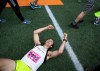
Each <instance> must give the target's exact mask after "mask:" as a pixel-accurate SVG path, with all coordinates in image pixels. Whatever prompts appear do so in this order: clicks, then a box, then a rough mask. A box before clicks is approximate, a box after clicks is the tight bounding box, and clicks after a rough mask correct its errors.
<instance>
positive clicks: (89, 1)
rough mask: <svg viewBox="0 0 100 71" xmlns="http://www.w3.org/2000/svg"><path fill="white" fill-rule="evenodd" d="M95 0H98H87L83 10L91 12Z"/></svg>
mask: <svg viewBox="0 0 100 71" xmlns="http://www.w3.org/2000/svg"><path fill="white" fill-rule="evenodd" d="M95 1H96V0H87V3H86V5H85V6H84V8H83V12H85V13H89V12H90V11H91V10H92V8H93V6H94V3H95Z"/></svg>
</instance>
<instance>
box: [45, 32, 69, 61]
mask: <svg viewBox="0 0 100 71" xmlns="http://www.w3.org/2000/svg"><path fill="white" fill-rule="evenodd" d="M66 41H67V34H66V33H64V38H63V42H62V44H61V45H60V47H59V49H58V50H55V51H48V54H47V59H46V60H49V59H50V58H53V57H56V56H58V55H61V54H62V53H63V51H64V47H65V43H66Z"/></svg>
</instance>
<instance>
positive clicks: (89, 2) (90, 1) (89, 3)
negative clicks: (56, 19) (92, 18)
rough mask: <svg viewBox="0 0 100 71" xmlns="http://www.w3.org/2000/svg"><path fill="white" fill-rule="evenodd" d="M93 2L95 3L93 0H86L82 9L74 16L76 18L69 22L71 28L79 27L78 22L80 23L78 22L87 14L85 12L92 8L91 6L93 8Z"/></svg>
mask: <svg viewBox="0 0 100 71" xmlns="http://www.w3.org/2000/svg"><path fill="white" fill-rule="evenodd" d="M94 3H95V0H87V3H86V5H85V6H84V9H83V11H82V12H81V13H80V14H79V15H78V16H77V17H76V19H75V20H74V21H73V22H72V23H71V27H72V28H75V29H78V28H79V27H78V24H79V23H80V22H82V21H83V18H84V17H85V15H86V14H87V13H89V12H90V11H91V10H92V8H93V6H94Z"/></svg>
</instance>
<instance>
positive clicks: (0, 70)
mask: <svg viewBox="0 0 100 71" xmlns="http://www.w3.org/2000/svg"><path fill="white" fill-rule="evenodd" d="M15 65H16V63H15V61H14V60H11V59H4V58H0V71H15Z"/></svg>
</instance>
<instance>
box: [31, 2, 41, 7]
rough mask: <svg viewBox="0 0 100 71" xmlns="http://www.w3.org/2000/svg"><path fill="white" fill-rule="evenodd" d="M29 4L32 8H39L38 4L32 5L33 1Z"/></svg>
mask: <svg viewBox="0 0 100 71" xmlns="http://www.w3.org/2000/svg"><path fill="white" fill-rule="evenodd" d="M30 6H31V8H32V9H35V8H41V6H40V5H34V4H33V3H31V2H30Z"/></svg>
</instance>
